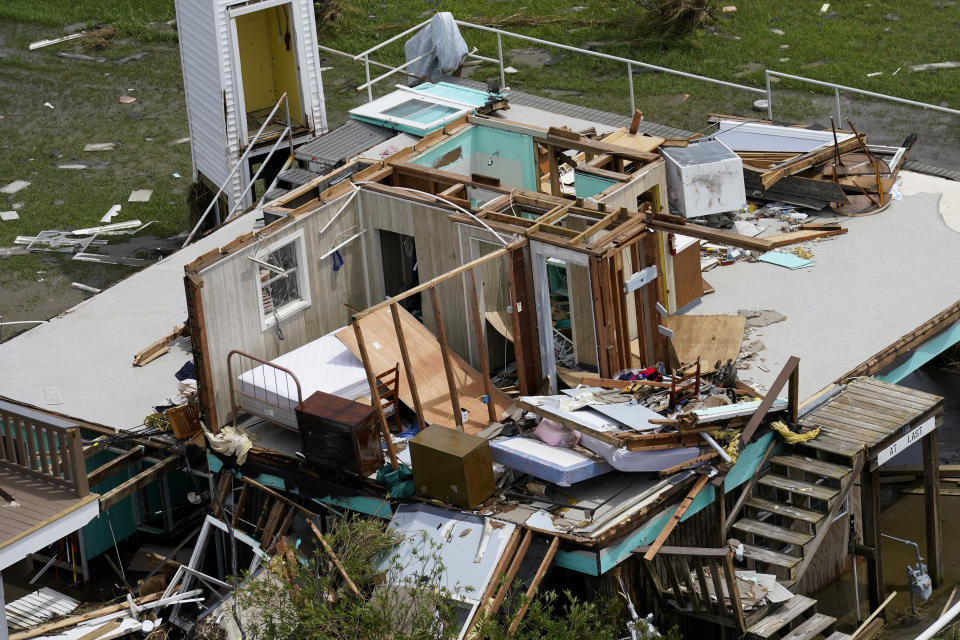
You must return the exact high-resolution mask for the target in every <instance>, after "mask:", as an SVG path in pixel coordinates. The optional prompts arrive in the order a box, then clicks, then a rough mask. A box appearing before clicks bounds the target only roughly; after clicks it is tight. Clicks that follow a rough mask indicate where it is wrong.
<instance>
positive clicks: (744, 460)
mask: <svg viewBox="0 0 960 640" xmlns="http://www.w3.org/2000/svg"><path fill="white" fill-rule="evenodd" d="M775 435H776V434H774V433H773V432H770V433H768V434H766V435H765V436H763V437H762V438H758V439H757V440H755V441H753V442H751V443H750V444H748V445H747V446H746V447H745V448H744V449H743V451H742V452H741V453H740V457H739V458H738V459H737V464H735V465H733V467H732V468H731V469H730V471H729V472H728V473H727V477H726V478H725V479H724V482H723V490H724V493H730V492H731V491H732V490H733V489H736V488H737V487H739V486H740V485H741V484H743V483H744V482H746V481H747V480H749V479H750V478H751V477H753V474H754V473H756V472H757V467H759V466H760V460H761V459H762V458H763V453H764V451H766V450H767V447H768V446H769V445H770V440H771V439H773V438H774V437H775ZM782 448H783V443H782V442H779V441H778V442H777V446H776V448H775V449H774V454H776V453H778V452H779V450H780V449H782ZM715 494H716V491H715V490H714V491H701V492H700V495H698V496H697V497H696V498H694V499H693V502H692V503H691V505H690V508H689V509H687V512H686V513H685V514H683V517H682V518H680V522H683V521H684V520H687V519H688V518H691V517H693V516H694V514H696V513H699V512H700V511H702V510H703V509H704V508H706V507H708V506H710V505H711V504H713V501H714V497H715ZM672 513H673V511H672V510H670V509H667V510H666V511H664V512H663V513H661V514H660V515H658V516H656V518H655V519H653V520H650V521H649V522H648V523H647V524H646V526H644V527H643V528H641V529H637V530H636V531H634V532H633V533H631V534H629V535H627V536H626V537H624V538H621V540H620V542H618V543H617V544H614V545H613V546H610V547H607V548H606V549H601V550H600V571H601V573H606V572H607V571H609V570H610V569H612V568H613V567H615V566H617V565H618V564H620V563H621V562H623V561H624V560H626V559H627V558H628V557H629V556H630V554H631V553H632V551H633V550H634V549H636V548H637V547H640V546H643V545H645V544H650V543H651V542H653V541H654V540H656V539H657V536H658V535H659V534H660V531H661V530H662V529H663V527H664V526H665V525H666V524H667V520H669V519H670V516H671V515H672ZM571 568H572V567H571ZM590 575H596V574H595V573H592V574H590Z"/></svg>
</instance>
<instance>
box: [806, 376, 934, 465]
mask: <svg viewBox="0 0 960 640" xmlns="http://www.w3.org/2000/svg"><path fill="white" fill-rule="evenodd" d="M942 412H943V398H941V397H940V396H935V395H933V394H930V393H924V392H923V391H915V390H913V389H908V388H906V387H901V386H898V385H895V384H890V383H888V382H881V381H879V380H875V379H873V378H857V379H855V380H852V381H851V382H849V383H848V384H847V386H846V388H845V389H844V390H843V391H841V392H840V393H838V394H837V395H835V396H834V397H832V398H830V400H828V401H827V402H825V403H824V404H823V405H821V406H820V407H817V408H816V409H815V410H814V411H812V412H811V413H809V414H807V415H806V416H805V417H804V418H803V419H802V420H801V421H800V424H801V425H803V427H804V428H805V429H806V430H810V429H813V428H816V427H820V435H819V436H818V437H817V438H814V439H813V440H809V441H807V442H805V443H804V444H805V445H806V446H808V447H812V448H814V449H821V450H823V451H828V452H830V453H835V454H839V455H843V456H847V457H853V456H854V455H855V454H856V453H857V452H858V451H861V450H863V449H864V448H866V450H867V456H868V459H870V460H874V459H875V458H876V455H877V453H878V452H880V451H881V450H883V449H884V448H886V447H888V446H889V445H890V444H891V443H893V442H895V441H896V440H897V439H898V438H900V437H901V436H903V435H904V434H905V433H906V432H907V431H909V430H910V429H912V428H913V427H916V426H918V425H919V424H921V423H922V422H924V421H925V420H927V419H929V418H931V417H933V416H935V415H938V414H940V413H942Z"/></svg>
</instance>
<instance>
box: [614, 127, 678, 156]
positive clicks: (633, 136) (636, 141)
mask: <svg viewBox="0 0 960 640" xmlns="http://www.w3.org/2000/svg"><path fill="white" fill-rule="evenodd" d="M603 141H604V142H609V143H610V144H616V145H620V146H621V147H629V148H630V149H636V150H637V151H644V152H647V153H649V152H652V151H655V150H656V149H657V148H658V147H659V146H660V145H662V144H663V143H664V141H665V140H664V138H658V137H657V136H648V135H643V134H639V133H630V132H629V131H627V130H625V129H618V130H617V131H613V132H612V133H610V134H609V135H607V136H606V137H604V138H603Z"/></svg>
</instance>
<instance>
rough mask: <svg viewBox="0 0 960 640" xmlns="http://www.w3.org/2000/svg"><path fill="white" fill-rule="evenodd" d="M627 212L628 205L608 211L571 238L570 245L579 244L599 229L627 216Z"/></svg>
mask: <svg viewBox="0 0 960 640" xmlns="http://www.w3.org/2000/svg"><path fill="white" fill-rule="evenodd" d="M626 213H627V209H626V207H620V208H619V209H617V210H616V211H614V212H612V213H608V214H607V215H605V216H604V217H603V218H601V219H600V221H599V222H595V223H593V224H592V225H590V226H589V227H587V228H586V229H584V230H583V231H581V232H580V233H578V234H577V235H575V236H574V237H573V238H571V239H570V242H569V243H568V244H569V245H570V246H573V245H575V244H579V243H580V241H581V240H583V239H584V238H589V237H590V236H592V235H593V234H595V233H597V232H598V231H600V230H602V229H605V228H606V227H607V225H609V224H610V223H611V222H613V221H614V220H616V219H617V218H619V217H620V216H626Z"/></svg>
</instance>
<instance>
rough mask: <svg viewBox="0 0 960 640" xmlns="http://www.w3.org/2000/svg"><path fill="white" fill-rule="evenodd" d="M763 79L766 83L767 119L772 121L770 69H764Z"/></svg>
mask: <svg viewBox="0 0 960 640" xmlns="http://www.w3.org/2000/svg"><path fill="white" fill-rule="evenodd" d="M763 78H764V80H766V82H767V119H768V120H773V91H771V90H770V69H765V70H764V72H763Z"/></svg>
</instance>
